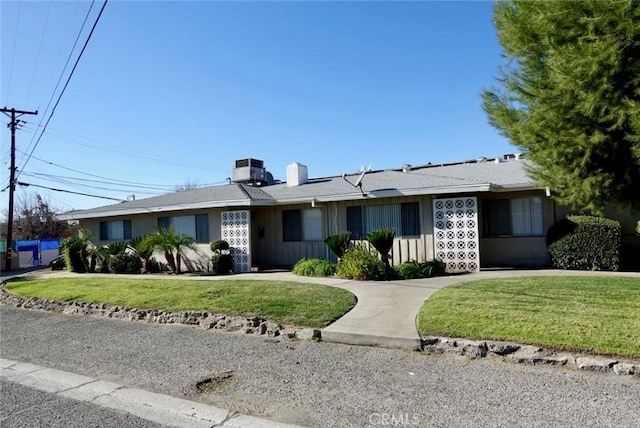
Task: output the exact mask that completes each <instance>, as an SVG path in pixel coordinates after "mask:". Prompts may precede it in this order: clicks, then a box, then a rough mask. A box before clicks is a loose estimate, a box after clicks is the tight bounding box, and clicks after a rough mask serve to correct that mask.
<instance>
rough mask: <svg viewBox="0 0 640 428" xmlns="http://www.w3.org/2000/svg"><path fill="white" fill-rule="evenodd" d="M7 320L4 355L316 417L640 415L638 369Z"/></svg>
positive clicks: (562, 423)
mask: <svg viewBox="0 0 640 428" xmlns="http://www.w3.org/2000/svg"><path fill="white" fill-rule="evenodd" d="M0 328H1V337H0V356H1V357H2V358H7V359H11V360H17V361H22V362H29V363H32V364H38V365H42V366H45V367H50V368H55V369H59V370H65V371H70V372H75V373H78V374H83V375H87V376H91V377H95V378H99V379H102V380H107V381H111V382H115V383H119V384H123V385H126V386H130V387H136V388H142V389H145V390H149V391H153V392H159V393H163V394H170V395H174V396H176V397H180V398H187V399H190V400H195V401H201V402H204V403H207V404H212V405H214V406H218V407H222V408H226V409H230V410H235V411H238V412H240V413H244V414H249V415H253V416H258V417H263V418H269V419H273V420H277V421H282V422H288V423H293V424H299V425H303V426H309V427H366V426H420V427H425V426H430V427H431V426H433V427H440V426H441V427H462V426H464V427H480V426H483V427H485V426H489V427H491V426H519V427H534V426H535V427H540V426H552V427H575V426H581V427H583V426H584V427H603V426H615V427H637V426H638V424H639V423H638V421H640V379H638V378H637V377H635V378H634V377H629V376H620V377H619V376H616V375H613V374H601V373H593V372H579V371H576V370H573V369H565V368H554V367H540V366H536V367H533V366H526V365H518V364H514V363H510V362H505V361H501V360H496V359H490V358H485V359H479V360H469V359H466V358H464V357H453V356H447V355H427V354H421V353H417V352H409V351H401V350H391V349H380V348H369V347H357V346H348V345H340V344H334V343H315V342H306V341H289V340H280V341H276V340H265V339H264V338H258V337H253V336H243V335H240V334H234V333H221V332H215V331H206V330H201V329H198V328H193V327H184V326H170V325H149V324H145V323H137V322H128V321H118V320H109V319H102V318H87V317H81V316H66V315H57V314H50V313H45V312H36V311H29V310H22V309H14V308H6V307H0ZM228 372H232V376H231V377H230V378H226V379H222V378H224V376H222V374H224V373H227V375H228ZM216 376H218V378H219V379H221V380H220V382H219V383H216V382H214V383H211V384H209V385H208V386H209V387H208V388H205V389H204V390H203V391H198V390H197V389H196V388H195V385H196V384H197V383H198V382H199V381H201V380H202V379H203V378H212V377H213V378H216ZM51 409H52V411H56V410H55V406H52V407H51ZM61 411H62V410H61ZM121 426H136V425H135V422H132V423H131V424H130V425H127V424H126V423H125V424H123V425H121Z"/></svg>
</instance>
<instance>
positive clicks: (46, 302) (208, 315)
mask: <svg viewBox="0 0 640 428" xmlns="http://www.w3.org/2000/svg"><path fill="white" fill-rule="evenodd" d="M0 304H2V305H5V306H11V307H14V308H22V309H31V310H41V311H47V312H55V313H62V314H66V315H83V316H94V317H103V318H112V319H119V320H125V321H138V322H146V323H155V324H176V325H186V326H192V327H200V328H203V329H207V330H208V329H213V330H219V331H224V332H230V333H242V334H251V335H256V336H266V337H278V338H284V339H306V338H307V337H308V338H309V339H311V338H314V337H316V336H317V334H318V330H315V329H309V328H298V329H295V328H292V327H285V326H282V325H280V324H278V323H275V322H271V321H269V320H267V319H265V318H261V317H242V316H230V315H225V314H216V313H212V312H208V311H180V312H169V311H160V310H155V309H137V308H131V307H127V306H118V305H111V304H108V303H86V302H81V301H75V300H74V301H69V302H61V301H58V300H52V299H42V298H39V297H22V296H16V295H14V294H10V293H8V292H7V291H6V290H5V289H4V287H3V286H2V285H0Z"/></svg>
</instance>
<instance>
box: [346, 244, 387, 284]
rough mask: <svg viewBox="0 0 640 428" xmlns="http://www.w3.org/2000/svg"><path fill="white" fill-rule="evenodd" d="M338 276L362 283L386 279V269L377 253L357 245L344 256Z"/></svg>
mask: <svg viewBox="0 0 640 428" xmlns="http://www.w3.org/2000/svg"><path fill="white" fill-rule="evenodd" d="M338 275H339V276H341V277H344V278H349V279H356V280H360V281H366V280H378V279H383V278H385V277H386V269H385V265H384V263H383V262H382V261H381V260H380V259H379V258H378V252H377V251H375V250H369V249H368V248H367V247H365V246H364V245H362V244H356V246H355V247H354V248H352V249H350V250H349V251H347V252H346V253H345V254H344V257H343V258H342V263H340V266H338Z"/></svg>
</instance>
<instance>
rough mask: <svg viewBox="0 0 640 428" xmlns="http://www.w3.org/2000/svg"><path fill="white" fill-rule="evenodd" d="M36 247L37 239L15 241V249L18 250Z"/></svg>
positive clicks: (30, 249)
mask: <svg viewBox="0 0 640 428" xmlns="http://www.w3.org/2000/svg"><path fill="white" fill-rule="evenodd" d="M34 248H35V249H36V250H37V249H38V241H37V240H30V241H17V242H16V250H18V251H32V250H33V249H34Z"/></svg>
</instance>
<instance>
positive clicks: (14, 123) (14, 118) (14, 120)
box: [0, 107, 38, 270]
mask: <svg viewBox="0 0 640 428" xmlns="http://www.w3.org/2000/svg"><path fill="white" fill-rule="evenodd" d="M0 112H2V113H4V114H5V115H7V116H10V117H11V122H9V124H8V125H7V126H8V127H9V128H10V129H11V168H10V173H9V219H8V224H7V247H6V253H5V254H6V265H5V266H6V269H7V270H11V269H12V268H13V266H12V260H13V249H12V245H11V244H12V243H13V192H15V190H16V128H17V127H18V125H19V124H20V122H21V121H20V120H18V118H19V117H20V116H22V115H23V114H38V110H36V111H25V110H16V109H14V108H11V109H8V108H6V107H5V108H1V109H0ZM9 113H11V115H9Z"/></svg>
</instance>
